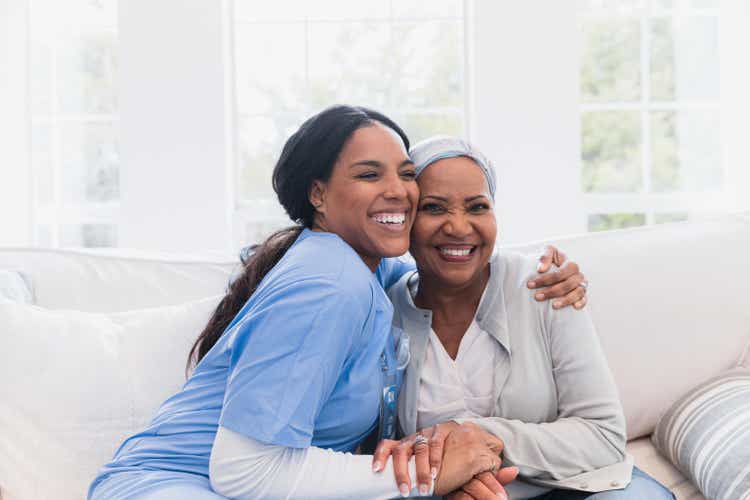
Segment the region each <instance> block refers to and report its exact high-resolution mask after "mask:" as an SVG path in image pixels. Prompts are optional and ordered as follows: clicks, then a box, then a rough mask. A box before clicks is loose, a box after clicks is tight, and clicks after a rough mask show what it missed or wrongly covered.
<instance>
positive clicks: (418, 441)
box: [414, 434, 428, 448]
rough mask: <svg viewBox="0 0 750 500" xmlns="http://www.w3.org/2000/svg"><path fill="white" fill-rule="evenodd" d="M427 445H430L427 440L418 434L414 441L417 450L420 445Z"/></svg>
mask: <svg viewBox="0 0 750 500" xmlns="http://www.w3.org/2000/svg"><path fill="white" fill-rule="evenodd" d="M427 443H428V441H427V438H426V437H424V436H423V435H421V434H417V437H416V438H415V439H414V447H415V448H416V447H417V446H420V445H423V444H427Z"/></svg>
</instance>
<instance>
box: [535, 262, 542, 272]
mask: <svg viewBox="0 0 750 500" xmlns="http://www.w3.org/2000/svg"><path fill="white" fill-rule="evenodd" d="M541 269H542V263H541V262H540V263H539V264H537V265H536V270H537V271H539V270H541Z"/></svg>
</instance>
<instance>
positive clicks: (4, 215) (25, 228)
mask: <svg viewBox="0 0 750 500" xmlns="http://www.w3.org/2000/svg"><path fill="white" fill-rule="evenodd" d="M26 16H27V10H26V3H25V2H23V1H18V0H0V246H27V245H30V244H31V243H32V234H31V229H32V196H31V195H32V193H31V184H30V180H31V172H30V169H29V168H28V167H27V165H28V140H29V139H28V126H27V124H28V120H27V114H26V111H27V109H28V100H27V92H26V89H27V84H26V83H27V82H26V27H27V20H26Z"/></svg>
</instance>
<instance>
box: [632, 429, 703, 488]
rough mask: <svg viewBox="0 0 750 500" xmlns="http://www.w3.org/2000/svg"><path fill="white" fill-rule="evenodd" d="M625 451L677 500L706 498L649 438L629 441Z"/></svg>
mask: <svg viewBox="0 0 750 500" xmlns="http://www.w3.org/2000/svg"><path fill="white" fill-rule="evenodd" d="M627 451H628V453H629V454H631V455H632V456H633V459H634V460H635V465H636V466H637V467H638V468H639V469H641V470H642V471H644V472H646V473H647V474H649V475H650V476H652V477H653V478H654V479H656V480H657V481H659V482H660V483H661V484H663V485H664V486H666V487H667V488H669V489H670V490H671V491H672V493H674V495H675V497H676V498H677V500H706V497H704V496H703V494H701V492H700V491H699V490H698V488H696V487H695V485H694V484H693V482H692V481H690V479H688V478H687V477H685V475H684V474H683V473H682V472H680V470H679V469H677V468H676V467H675V466H674V465H672V464H671V463H670V462H669V460H667V459H666V458H664V457H663V456H662V455H661V454H660V453H659V450H657V449H656V447H655V446H654V444H653V443H652V442H651V439H650V438H647V437H646V438H640V439H636V440H634V441H630V442H629V443H628V445H627Z"/></svg>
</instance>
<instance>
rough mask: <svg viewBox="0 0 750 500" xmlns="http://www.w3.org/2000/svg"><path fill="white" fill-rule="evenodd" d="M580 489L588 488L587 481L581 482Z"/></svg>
mask: <svg viewBox="0 0 750 500" xmlns="http://www.w3.org/2000/svg"><path fill="white" fill-rule="evenodd" d="M581 489H582V490H587V489H589V485H588V483H581Z"/></svg>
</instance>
